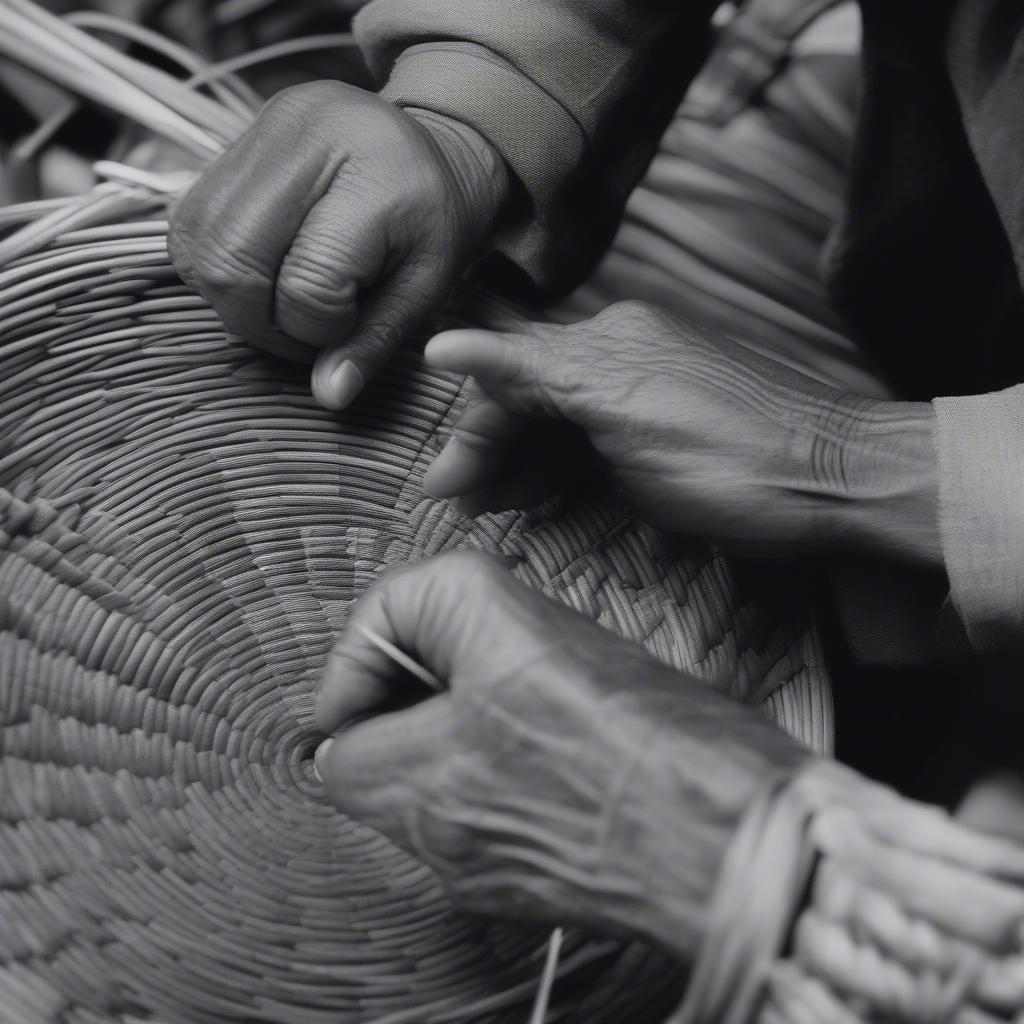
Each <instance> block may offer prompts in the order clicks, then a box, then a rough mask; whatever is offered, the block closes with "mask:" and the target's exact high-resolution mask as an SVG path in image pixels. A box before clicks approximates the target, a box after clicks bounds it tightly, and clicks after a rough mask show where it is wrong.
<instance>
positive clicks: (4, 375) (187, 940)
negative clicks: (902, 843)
mask: <svg viewBox="0 0 1024 1024" xmlns="http://www.w3.org/2000/svg"><path fill="white" fill-rule="evenodd" d="M115 234H116V231H115ZM86 235H88V233H86ZM118 244H119V245H121V247H122V249H123V251H121V252H120V253H119V254H118V255H117V257H116V259H117V260H119V261H120V263H119V264H118V265H117V266H116V267H114V268H113V269H111V267H110V266H109V265H108V264H104V267H105V269H104V270H103V271H102V273H101V274H100V277H102V280H101V281H97V275H96V272H95V269H94V264H93V262H91V261H93V260H95V259H97V258H98V255H97V254H98V253H100V251H101V249H102V253H103V258H104V259H106V260H109V258H110V257H109V252H110V250H109V246H107V247H106V248H104V247H103V246H100V244H99V243H98V242H96V240H95V235H94V236H88V237H86V236H81V237H80V238H77V239H76V236H74V235H71V236H68V237H66V238H64V239H58V240H57V241H56V242H54V243H52V244H50V245H49V246H48V249H47V254H48V255H49V257H51V258H52V257H53V256H54V254H56V256H57V263H56V264H54V263H52V262H50V263H47V265H46V269H45V271H44V269H43V267H42V265H41V264H40V263H39V262H38V261H39V259H40V258H41V257H40V255H39V254H30V255H23V256H21V257H20V258H19V259H17V260H15V261H14V262H13V263H11V264H10V265H9V266H8V267H6V268H0V271H2V272H0V723H2V729H0V756H2V760H0V922H2V926H0V1020H2V1021H5V1022H7V1021H10V1022H16V1024H31V1022H35V1021H47V1022H49V1021H61V1022H74V1024H93V1022H99V1021H109V1020H118V1021H126V1022H131V1021H136V1020H147V1021H159V1022H162V1024H176V1022H188V1024H195V1022H202V1021H271V1022H277V1024H293V1022H294V1024H321V1022H323V1024H328V1022H330V1024H340V1022H346V1021H373V1022H376V1024H399V1022H427V1021H436V1022H442V1021H463V1020H474V1021H476V1020H479V1021H506V1020H507V1021H522V1020H523V1019H525V1016H526V1012H525V1011H526V1008H527V1007H528V1003H529V1000H530V999H531V997H532V994H533V989H534V985H535V982H536V978H537V974H538V972H539V968H540V963H541V960H542V956H543V941H544V936H543V935H539V934H538V933H536V932H535V931H529V930H524V929H519V928H514V927H510V926H505V925H497V924H493V923H488V922H483V921H480V920H476V919H472V918H468V917H464V916H461V915H459V914H457V913H456V912H455V911H454V910H453V909H452V908H451V907H450V905H449V904H448V903H447V901H446V899H445V897H444V894H443V892H442V891H441V890H440V888H439V886H438V884H437V883H436V881H435V879H434V878H433V876H432V875H431V874H430V872H429V871H428V870H427V869H426V868H424V867H423V866H421V865H420V864H418V863H417V862H415V861H414V860H412V859H411V858H409V857H408V856H407V855H405V854H404V853H403V852H401V851H400V850H398V849H397V848H395V847H394V846H392V845H391V844H390V843H389V842H387V841H386V840H385V839H383V838H382V837H381V836H379V835H378V834H376V833H374V832H373V831H371V830H369V829H367V828H366V827H364V826H361V825H360V824H358V823H357V822H354V821H352V820H348V819H346V818H345V817H343V816H342V815H340V814H339V813H337V812H336V811H335V810H333V809H332V808H331V807H330V806H329V805H328V804H327V803H326V802H325V801H324V800H323V797H322V791H321V788H320V786H319V784H318V783H317V781H316V780H315V777H314V776H313V774H312V771H311V760H310V758H311V754H312V751H313V750H314V748H315V746H316V744H317V742H318V741H319V740H320V738H321V737H320V736H319V735H318V733H317V731H316V728H315V724H314V722H313V715H312V712H313V695H314V693H315V687H316V684H317V678H318V674H319V672H320V668H321V665H322V663H323V660H324V658H325V656H326V654H327V651H328V650H329V648H330V646H331V643H332V639H333V637H334V636H335V635H336V633H337V631H338V630H339V629H341V628H342V627H343V625H344V622H345V620H346V616H347V614H348V612H349V609H350V608H351V607H352V604H353V602H354V601H355V600H356V599H357V598H358V596H359V595H360V594H361V593H362V592H363V591H364V590H365V588H366V587H367V586H368V585H369V584H371V583H372V582H373V581H374V580H376V579H377V578H378V577H379V576H380V574H381V572H382V571H384V570H385V569H387V568H388V567H389V566H394V565H398V564H402V563H406V562H410V561H416V560H418V559H422V558H424V557H427V556H429V555H431V554H434V553H436V552H440V551H444V550H447V549H450V548H455V547H479V548H484V549H488V550H492V551H496V552H502V553H504V554H506V555H508V556H512V561H513V562H514V563H515V569H514V571H515V572H516V574H517V575H518V576H520V577H521V578H522V579H524V580H526V581H528V582H529V583H531V584H533V585H534V586H536V587H539V588H540V589H542V590H543V591H544V592H546V593H548V594H550V595H551V596H553V597H556V598H558V599H560V600H563V601H566V602H568V603H570V604H571V605H573V606H575V607H576V608H578V609H580V610H581V611H583V612H584V613H586V614H587V615H589V616H591V617H593V618H594V619H597V620H599V621H600V622H602V623H603V624H605V625H606V626H608V627H609V628H611V629H614V630H617V631H618V632H620V633H622V634H624V635H626V636H628V637H632V638H634V639H636V640H637V641H640V642H642V643H644V644H645V645H646V646H647V647H648V648H649V649H650V650H651V651H653V652H654V653H655V654H656V655H657V656H658V657H660V658H662V659H664V660H665V661H668V662H671V663H673V664H675V665H677V666H679V667H681V668H685V669H687V670H689V671H690V672H693V673H695V674H696V675H698V676H699V677H701V678H702V679H705V680H707V681H709V682H712V683H714V684H715V685H718V686H721V687H723V688H725V689H726V690H727V691H728V692H730V693H731V694H732V695H733V696H734V697H736V698H737V699H740V700H749V701H751V702H753V703H756V704H759V705H760V706H762V707H763V709H764V711H765V713H767V714H768V715H770V716H771V717H772V718H774V719H775V720H776V721H777V722H779V723H780V724H781V725H782V726H783V727H785V728H787V729H789V730H790V731H791V732H793V733H794V734H795V735H797V736H799V737H800V738H801V739H803V740H805V741H806V742H807V743H809V744H811V745H812V746H815V747H817V748H818V749H826V748H827V747H828V746H829V744H830V741H831V707H830V704H829V700H828V681H827V677H826V676H825V674H824V672H823V670H822V668H821V667H820V657H819V652H818V648H817V643H816V640H815V637H814V634H813V631H812V630H810V629H809V628H808V627H807V625H806V623H805V622H804V621H803V620H801V619H800V617H799V616H796V615H793V614H791V611H790V610H789V608H788V606H785V607H783V606H782V603H781V602H780V606H779V607H777V608H773V609H771V610H770V611H769V610H767V609H765V608H764V607H756V606H754V605H753V604H751V603H744V602H743V601H742V600H741V599H740V597H739V594H738V589H737V586H736V582H735V580H734V578H733V573H732V570H731V567H730V564H729V562H728V561H727V560H726V559H725V558H724V557H722V556H721V555H720V554H718V553H717V552H715V551H714V550H712V549H710V548H708V547H706V546H704V545H702V544H699V543H696V542H692V543H686V544H684V545H682V546H681V547H680V546H679V545H670V544H669V543H668V542H667V541H666V540H664V539H663V538H661V537H660V536H659V535H657V534H656V533H654V532H653V531H650V530H648V529H646V528H644V527H642V526H640V525H638V524H637V523H636V522H635V521H634V520H633V519H632V518H631V516H630V515H629V514H628V513H627V512H626V511H625V510H624V509H623V508H621V507H619V506H618V505H616V504H614V503H613V502H612V501H611V500H610V499H608V498H607V497H606V498H602V499H597V498H593V497H590V498H586V499H580V500H579V501H578V502H577V503H576V504H573V505H571V506H557V507H556V506H554V505H552V506H550V507H547V508H545V509H543V510H541V511H535V512H530V513H524V514H506V515H502V516H487V517H483V518H481V519H480V520H479V521H468V520H461V519H460V518H459V517H458V516H457V515H456V514H455V513H454V512H453V511H452V510H451V509H450V508H449V507H447V506H446V505H445V504H443V503H440V502H437V501H434V500H431V499H429V498H427V497H425V496H424V495H423V493H422V491H421V488H420V479H421V476H422V473H423V471H424V469H425V467H426V466H427V465H428V463H429V461H430V459H431V458H432V456H433V455H434V454H435V453H436V452H437V451H438V450H439V446H440V438H441V437H442V436H443V432H444V430H445V428H446V425H448V424H449V423H450V420H451V417H452V416H453V412H454V410H455V409H456V408H457V406H458V403H459V400H460V392H461V387H462V385H461V383H460V382H459V381H457V380H455V379H453V378H450V377H447V376H444V375H441V374H438V373H435V372H432V371H428V370H427V369H425V368H424V367H423V366H422V365H421V363H420V361H419V359H418V357H417V356H415V355H409V356H407V357H404V358H403V359H402V360H400V361H399V363H398V364H397V365H396V366H395V367H394V368H393V369H392V370H391V371H390V372H388V373H387V374H386V375H385V376H384V378H383V379H382V380H380V381H379V382H377V383H376V384H374V385H373V386H372V387H371V389H370V390H369V392H368V394H367V395H366V397H365V399H363V400H361V401H360V402H359V403H358V404H357V408H356V409H355V410H354V411H353V412H352V413H351V414H350V415H346V416H343V417H339V416H337V415H335V414H330V413H327V412H325V411H323V410H321V409H319V408H317V407H316V405H315V404H314V402H313V401H312V399H311V397H310V394H309V391H308V386H307V371H305V370H302V369H297V368H295V367H291V366H289V365H287V364H285V363H283V362H280V361H278V360H276V359H274V358H272V357H270V356H266V355H263V354H261V353H259V352H255V351H253V350H251V349H249V348H247V347H246V346H244V345H242V344H240V343H237V342H235V341H233V340H230V339H228V338H227V337H226V336H225V335H224V334H223V332H222V330H221V328H220V326H219V324H218V323H217V322H216V320H215V319H214V318H213V316H212V313H211V312H210V311H209V310H208V309H207V308H205V307H204V306H203V304H202V302H201V300H199V299H198V298H197V297H195V296H191V295H190V294H189V293H188V292H186V291H185V290H184V289H183V288H182V287H181V286H180V285H179V284H178V283H177V281H176V279H175V278H174V275H173V272H172V271H171V268H170V266H169V264H168V262H167V257H166V252H165V248H164V240H163V236H162V235H161V234H159V233H158V232H155V233H151V234H149V235H147V234H146V232H145V231H144V230H140V229H137V228H136V229H132V230H131V231H128V232H126V233H125V235H124V237H123V238H121V239H120V241H119V242H118ZM54 268H56V269H54ZM55 274H56V275H57V276H56V277H54V276H53V275H55ZM48 275H49V276H48ZM48 289H49V290H48ZM58 293H59V294H58ZM168 303H170V304H171V307H170V312H168V308H169V307H168ZM559 979H560V980H559V982H558V984H557V985H556V993H555V1001H556V1011H555V1015H554V1017H553V1018H552V1019H563V1017H564V1019H569V1020H579V1021H601V1020H608V1021H612V1020H626V1019H628V1020H631V1021H643V1020H652V1021H653V1020H657V1019H659V1018H661V1017H662V1016H663V1015H664V1013H665V1011H666V1009H667V1008H668V1007H669V1006H670V1005H671V1001H672V999H673V998H674V997H675V996H676V995H677V993H678V979H677V978H676V977H675V975H674V973H673V972H672V971H671V970H670V969H669V968H668V967H667V966H666V965H665V964H664V962H662V961H661V960H660V959H658V958H657V957H656V956H654V955H652V954H650V953H648V952H646V951H644V950H642V949H640V948H639V947H636V946H627V947H624V946H621V945H617V944H613V943H611V942H608V941H604V940H597V939H594V938H591V937H586V936H580V935H571V936H570V938H569V941H568V945H567V951H566V955H565V958H564V960H563V964H562V968H561V971H560V974H559Z"/></svg>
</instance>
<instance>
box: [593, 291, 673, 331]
mask: <svg viewBox="0 0 1024 1024" xmlns="http://www.w3.org/2000/svg"><path fill="white" fill-rule="evenodd" d="M662 318H663V314H662V313H661V312H660V311H659V310H658V309H657V307H655V306H652V305H650V304H649V303H647V302H641V301H640V300H638V299H625V300H623V301H622V302H616V303H613V304H612V305H611V306H608V307H606V308H605V309H603V310H602V311H601V312H600V313H598V314H597V316H595V317H594V318H593V320H592V321H591V323H593V324H597V325H600V326H602V327H605V328H611V329H615V330H619V331H624V332H629V333H633V332H636V331H643V330H649V329H651V328H652V327H654V326H655V325H658V324H660V323H661V321H662Z"/></svg>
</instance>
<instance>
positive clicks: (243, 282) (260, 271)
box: [190, 232, 270, 295]
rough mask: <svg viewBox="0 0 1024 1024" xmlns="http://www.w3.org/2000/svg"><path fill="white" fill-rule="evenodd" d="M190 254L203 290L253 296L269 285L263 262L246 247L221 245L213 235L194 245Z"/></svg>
mask: <svg viewBox="0 0 1024 1024" xmlns="http://www.w3.org/2000/svg"><path fill="white" fill-rule="evenodd" d="M190 254H191V256H192V259H193V262H194V263H195V268H196V272H197V274H198V275H199V279H200V281H201V282H202V285H203V287H204V289H209V291H210V292H211V293H213V294H217V295H226V294H234V293H241V294H252V292H253V291H258V290H261V289H263V288H265V287H266V286H267V285H268V284H269V283H270V278H269V275H268V273H267V271H266V269H265V268H264V267H263V265H262V260H260V258H259V257H258V256H256V255H254V254H251V253H248V252H247V248H246V246H244V245H239V244H231V242H227V241H222V240H221V237H220V235H219V234H218V233H215V232H210V233H208V234H206V236H205V237H204V238H203V239H202V241H201V242H197V243H195V244H193V246H192V248H191V250H190Z"/></svg>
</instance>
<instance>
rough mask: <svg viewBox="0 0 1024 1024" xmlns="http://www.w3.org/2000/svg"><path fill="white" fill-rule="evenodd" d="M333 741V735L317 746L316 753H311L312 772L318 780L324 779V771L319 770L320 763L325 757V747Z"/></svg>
mask: <svg viewBox="0 0 1024 1024" xmlns="http://www.w3.org/2000/svg"><path fill="white" fill-rule="evenodd" d="M333 742H334V737H333V736H332V737H331V738H330V739H326V740H324V741H323V743H321V744H320V746H319V747H317V748H316V753H315V754H314V755H313V774H314V775H315V776H316V778H317V781H318V782H323V781H324V773H323V772H322V771H321V770H320V765H322V764H323V763H324V759H325V758H326V757H327V748H328V747H330V745H331V744H332V743H333Z"/></svg>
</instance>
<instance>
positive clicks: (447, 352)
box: [424, 302, 941, 560]
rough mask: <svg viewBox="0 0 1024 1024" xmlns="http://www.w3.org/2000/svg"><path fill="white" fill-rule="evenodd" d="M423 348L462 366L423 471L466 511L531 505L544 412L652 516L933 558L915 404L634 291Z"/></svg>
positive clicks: (660, 521) (456, 334)
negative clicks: (464, 394) (751, 342)
mask: <svg viewBox="0 0 1024 1024" xmlns="http://www.w3.org/2000/svg"><path fill="white" fill-rule="evenodd" d="M426 358H427V360H428V362H430V363H431V364H433V365H434V366H437V367H440V368H444V369H449V370H454V371H456V372H460V373H464V374H470V375H472V376H473V377H474V378H475V380H476V388H475V391H474V392H473V393H472V396H471V398H470V401H469V403H468V405H467V408H466V410H465V412H464V414H463V415H462V418H461V420H460V422H459V424H458V425H457V427H456V429H455V432H454V434H453V436H452V438H451V440H450V442H449V445H448V447H447V448H446V450H445V451H444V452H442V454H441V455H440V456H439V457H438V459H437V460H436V462H435V463H434V465H433V466H432V467H431V469H430V470H429V472H428V475H427V477H426V478H425V480H424V486H425V489H426V490H427V491H428V492H429V493H432V494H434V495H436V496H438V497H456V496H458V497H461V498H462V500H463V510H464V511H466V512H467V513H468V514H476V513H477V512H480V511H484V510H488V511H496V510H498V509H501V508H507V507H511V506H513V505H516V504H517V503H533V502H535V501H536V500H537V499H538V498H539V497H540V495H538V494H537V493H536V482H537V479H538V476H539V475H543V476H544V477H545V478H546V479H552V478H556V479H557V476H558V474H551V473H549V472H548V473H542V471H541V468H542V467H544V466H545V465H546V463H547V462H548V461H549V458H550V456H549V453H548V452H547V451H545V450H544V446H543V445H536V443H535V442H534V444H533V446H532V447H531V446H530V443H529V442H527V441H524V437H525V436H526V435H525V434H524V425H526V424H530V423H531V422H532V423H534V424H535V423H536V422H537V420H553V421H560V422H562V423H563V424H564V423H569V424H574V425H575V426H577V427H579V428H581V429H582V431H583V432H584V433H585V435H586V437H587V439H588V440H589V442H590V444H591V445H592V446H593V448H594V449H596V451H597V453H598V454H599V455H600V456H601V457H602V458H603V459H604V460H605V462H606V463H607V465H608V467H609V468H610V469H611V471H612V473H613V475H614V479H615V481H616V482H617V484H618V485H619V486H620V487H621V488H622V490H623V491H624V492H625V494H626V495H627V497H628V498H629V499H631V500H632V502H633V503H634V504H635V506H636V507H637V509H638V512H639V514H640V515H641V516H642V517H643V518H644V519H646V520H647V521H648V522H650V523H653V524H654V525H656V526H658V527H661V528H662V529H665V530H668V531H671V532H676V533H689V534H698V535H701V536H705V537H713V538H717V539H719V540H722V541H724V542H727V543H729V542H731V543H732V544H733V545H734V546H737V545H739V546H742V547H744V548H745V549H747V550H750V549H753V550H755V551H761V550H767V551H772V552H774V551H778V550H780V549H782V550H786V549H792V548H806V547H810V546H813V545H817V544H820V543H825V542H829V543H837V542H838V543H864V544H867V545H868V546H874V547H877V548H881V549H884V550H887V551H888V552H889V553H892V554H897V555H900V556H904V557H909V558H920V559H934V560H938V559H939V558H940V557H941V556H940V553H939V549H940V545H939V541H938V532H937V527H936V523H935V519H936V512H935V506H936V504H937V496H936V495H937V488H936V467H935V454H934V451H933V443H932V439H931V431H932V420H933V413H932V409H931V406H930V405H928V404H925V403H900V402H880V401H875V400H869V399H863V398H857V397H855V396H851V395H845V394H843V393H841V392H839V391H836V390H835V389H833V388H829V387H827V386H826V385H824V384H821V383H819V382H817V381H815V380H812V379H811V378H809V377H805V376H804V375H803V374H800V373H798V372H797V371H795V370H791V369H790V368H788V367H786V366H784V365H782V364H780V363H776V362H773V361H772V360H770V359H767V358H765V357H763V356H761V355H759V354H757V353H755V352H753V351H751V350H749V349H747V348H745V347H743V346H742V345H739V344H737V343H735V342H733V341H730V340H729V339H727V338H724V337H721V336H716V335H714V334H712V333H710V332H708V331H706V330H704V329H702V328H701V327H699V326H697V325H696V324H693V323H690V322H688V321H684V320H681V319H676V318H674V317H672V316H669V315H668V314H665V313H661V312H659V311H657V310H656V309H654V308H653V307H649V306H646V305H643V304H641V303H634V302H623V303H619V304H617V305H614V306H611V307H609V308H608V309H607V310H605V311H604V312H602V313H601V314H599V315H598V316H596V317H594V318H593V319H592V320H589V321H585V322H582V323H578V324H571V325H568V326H563V325H556V324H538V323H526V322H525V321H524V322H523V323H522V324H521V325H519V326H518V327H516V328H515V329H512V330H504V331H501V332H492V331H482V330H457V331H449V332H446V333H444V334H441V335H438V336H437V337H436V338H434V339H433V340H432V341H431V342H430V343H429V345H428V346H427V349H426ZM534 433H535V432H534ZM524 448H525V449H526V450H525V451H524ZM510 467H511V469H510Z"/></svg>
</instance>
